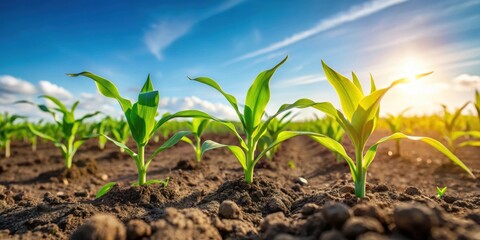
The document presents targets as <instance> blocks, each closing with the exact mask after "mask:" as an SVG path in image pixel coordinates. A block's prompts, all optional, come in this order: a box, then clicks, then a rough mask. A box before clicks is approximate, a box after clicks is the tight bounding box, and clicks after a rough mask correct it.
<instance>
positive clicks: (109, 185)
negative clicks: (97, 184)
mask: <svg viewBox="0 0 480 240" xmlns="http://www.w3.org/2000/svg"><path fill="white" fill-rule="evenodd" d="M116 184H117V183H116V182H109V183H107V184H105V185H103V187H101V188H100V190H98V192H97V194H96V195H95V198H99V197H101V196H103V195H105V194H107V193H108V192H110V190H112V188H113V186H115V185H116Z"/></svg>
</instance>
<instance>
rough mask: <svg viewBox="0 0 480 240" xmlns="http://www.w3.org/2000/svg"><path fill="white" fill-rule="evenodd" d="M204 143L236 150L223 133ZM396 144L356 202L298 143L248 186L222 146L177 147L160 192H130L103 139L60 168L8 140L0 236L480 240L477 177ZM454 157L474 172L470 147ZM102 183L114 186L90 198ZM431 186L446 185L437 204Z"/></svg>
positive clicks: (263, 166)
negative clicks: (200, 155) (197, 150)
mask: <svg viewBox="0 0 480 240" xmlns="http://www.w3.org/2000/svg"><path fill="white" fill-rule="evenodd" d="M385 134H387V132H382V131H379V132H376V133H375V134H374V136H373V137H372V139H371V140H372V142H373V141H374V140H377V139H379V138H380V137H382V136H384V135H385ZM205 139H212V140H215V141H218V142H221V143H226V144H228V143H230V144H236V140H235V138H234V137H232V136H229V135H208V136H206V137H205ZM160 144H161V143H153V142H152V143H151V146H149V147H148V148H147V151H146V152H147V155H148V154H149V153H152V152H153V151H154V150H155V147H158V146H160ZM345 144H346V146H347V147H346V148H347V151H348V152H349V153H350V154H351V153H353V147H352V146H351V144H350V143H348V141H346V142H345ZM129 145H130V146H132V147H133V145H132V143H129ZM401 146H402V150H401V151H402V152H401V156H398V155H396V154H395V144H394V143H393V142H391V143H387V144H385V145H382V146H381V147H380V148H379V152H378V154H377V157H376V159H375V161H374V163H373V164H372V165H371V167H370V169H369V172H368V177H367V182H368V184H367V194H366V197H365V198H361V199H360V198H357V197H355V195H354V192H353V191H354V189H353V183H352V181H351V175H350V172H349V169H348V166H347V165H346V163H344V162H336V160H335V156H334V155H333V154H332V153H330V152H329V151H328V150H326V149H325V148H323V147H321V146H319V145H318V144H317V143H315V142H314V141H313V140H311V139H309V138H308V137H297V138H294V139H291V140H288V141H287V142H285V143H284V144H283V145H282V147H281V148H280V150H279V152H278V153H277V154H276V155H275V157H274V159H273V160H262V161H263V162H261V163H260V164H259V165H257V168H256V170H255V176H254V183H252V184H246V183H245V182H244V180H243V171H242V168H241V166H240V164H238V162H237V160H236V159H234V157H233V156H232V155H231V154H230V153H229V152H228V150H225V149H216V150H212V151H210V152H207V153H206V154H205V156H204V159H203V160H202V162H200V163H197V162H196V161H195V160H194V159H195V155H194V152H193V149H191V147H190V145H187V144H185V143H179V144H177V145H176V146H174V147H173V148H171V149H169V150H167V151H165V152H162V153H161V154H159V155H158V156H157V157H156V158H155V160H154V161H153V162H152V164H151V166H150V169H149V171H148V174H147V178H148V179H159V180H163V179H165V178H166V177H169V178H170V180H169V183H168V186H167V187H166V188H165V187H163V186H162V185H149V186H142V187H138V186H137V187H135V186H132V183H133V182H135V180H136V178H137V175H136V168H135V163H134V161H133V160H132V159H130V156H128V155H127V154H123V153H120V152H119V151H118V148H117V147H116V146H114V145H113V144H110V143H107V145H106V148H105V149H104V150H100V149H98V147H97V143H96V141H94V140H91V141H87V142H86V143H85V144H84V145H83V146H82V147H81V148H80V149H79V151H78V152H77V155H76V157H75V159H74V162H75V164H74V166H73V167H72V169H71V170H68V171H67V170H64V167H63V166H64V165H63V160H62V156H61V153H60V151H59V150H58V149H56V148H55V147H54V146H53V145H52V144H50V143H39V145H38V147H37V151H36V152H32V151H31V148H30V145H29V144H28V143H23V142H14V143H13V145H12V157H11V158H9V159H5V158H1V159H0V239H39V238H43V239H68V238H71V239H277V240H280V239H480V180H478V179H472V178H471V177H469V176H468V175H467V174H466V173H464V172H463V171H462V170H461V169H460V168H459V167H457V166H455V165H453V164H452V163H451V162H450V161H449V160H448V159H446V158H445V157H444V156H443V155H442V154H441V153H438V152H436V151H434V150H433V149H432V148H430V147H429V146H428V145H425V144H423V143H418V142H413V141H402V143H401ZM457 155H458V156H459V157H460V159H462V160H463V161H464V163H465V164H466V165H467V166H469V167H470V168H471V169H473V172H474V174H475V175H477V176H480V149H479V148H473V147H466V148H461V149H459V150H458V152H457ZM292 162H293V163H294V164H292ZM293 165H294V166H295V167H293ZM110 181H115V182H117V183H118V184H117V185H115V187H114V188H113V189H112V190H111V191H110V192H109V193H107V194H106V195H104V196H103V197H101V198H99V199H95V193H96V191H97V190H98V189H99V188H100V187H101V186H102V185H104V184H106V183H107V182H110ZM437 186H438V187H444V186H447V187H448V189H447V191H446V194H445V195H444V196H443V197H442V198H437V197H436V196H435V195H436V187H437Z"/></svg>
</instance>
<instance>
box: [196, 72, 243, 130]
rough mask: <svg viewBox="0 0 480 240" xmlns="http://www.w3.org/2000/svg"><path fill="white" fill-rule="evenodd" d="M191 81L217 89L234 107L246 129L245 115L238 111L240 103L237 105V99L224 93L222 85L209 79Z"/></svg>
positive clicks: (200, 78)
mask: <svg viewBox="0 0 480 240" xmlns="http://www.w3.org/2000/svg"><path fill="white" fill-rule="evenodd" d="M189 79H190V80H193V81H197V82H201V83H203V84H206V85H208V86H210V87H213V88H214V89H216V90H217V91H218V92H220V93H221V94H222V95H223V96H224V97H225V99H227V101H228V102H229V103H230V105H232V107H233V109H234V110H235V112H236V113H237V115H238V118H239V119H240V122H241V123H242V125H243V126H244V127H245V120H244V118H243V115H242V114H241V113H240V111H239V110H238V103H237V99H236V98H235V97H234V96H233V95H231V94H228V93H226V92H225V91H223V89H222V88H221V87H220V85H218V83H217V82H215V80H213V79H211V78H207V77H199V78H189Z"/></svg>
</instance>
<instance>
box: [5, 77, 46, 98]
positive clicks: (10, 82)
mask: <svg viewBox="0 0 480 240" xmlns="http://www.w3.org/2000/svg"><path fill="white" fill-rule="evenodd" d="M35 92H37V90H36V89H35V86H34V85H33V84H31V83H30V82H27V81H25V80H22V79H20V78H16V77H13V76H10V75H2V76H0V95H4V94H34V93H35Z"/></svg>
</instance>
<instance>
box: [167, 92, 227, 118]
mask: <svg viewBox="0 0 480 240" xmlns="http://www.w3.org/2000/svg"><path fill="white" fill-rule="evenodd" d="M159 109H160V110H164V111H163V112H162V113H164V112H165V111H166V112H170V113H174V112H178V111H181V110H189V109H196V110H200V111H205V112H206V113H209V114H212V115H214V116H216V117H218V118H224V119H236V113H235V111H234V110H233V109H232V107H231V106H229V105H225V104H222V103H212V102H210V101H207V100H203V99H200V98H198V97H196V96H191V97H183V98H176V97H173V98H169V97H164V98H162V99H160V103H159Z"/></svg>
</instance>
